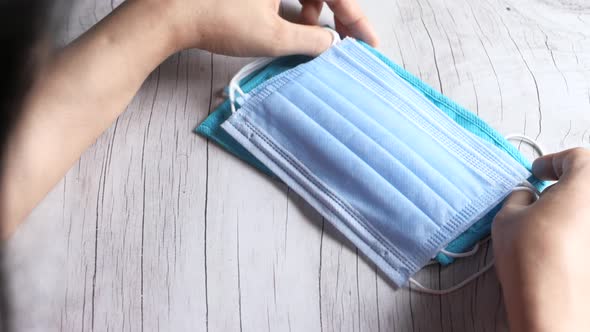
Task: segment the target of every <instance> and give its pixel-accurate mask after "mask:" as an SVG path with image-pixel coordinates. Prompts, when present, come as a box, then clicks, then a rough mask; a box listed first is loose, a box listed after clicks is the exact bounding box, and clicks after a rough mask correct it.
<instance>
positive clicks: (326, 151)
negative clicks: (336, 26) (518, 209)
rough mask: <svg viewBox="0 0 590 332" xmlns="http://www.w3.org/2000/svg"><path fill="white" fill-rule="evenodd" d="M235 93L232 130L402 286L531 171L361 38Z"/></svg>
mask: <svg viewBox="0 0 590 332" xmlns="http://www.w3.org/2000/svg"><path fill="white" fill-rule="evenodd" d="M235 91H238V93H239V94H240V95H241V97H239V98H233V96H232V99H233V100H237V101H238V102H239V104H240V106H241V107H240V108H239V109H238V110H237V111H236V112H234V113H233V115H232V116H231V117H230V118H229V119H228V120H227V121H225V122H224V123H223V124H222V127H223V129H224V130H225V131H226V132H227V133H228V134H229V135H231V136H232V137H233V138H234V139H235V140H237V141H238V142H239V143H240V144H241V145H242V146H243V147H244V148H245V149H246V150H248V151H249V152H250V153H252V155H254V156H255V157H256V158H257V159H258V160H259V161H260V162H262V163H263V164H264V165H265V166H266V167H267V168H268V169H269V170H270V171H272V172H273V173H274V174H275V175H277V176H278V177H279V178H281V180H283V181H284V182H285V183H286V184H287V185H289V186H290V187H291V188H292V189H293V190H295V191H296V192H297V193H298V194H299V195H301V196H302V197H303V198H304V199H305V200H306V201H307V202H308V203H310V204H311V205H312V206H314V207H315V208H316V209H317V210H318V211H319V212H320V213H321V214H322V215H323V216H324V217H325V218H326V220H328V221H329V222H331V223H332V224H333V225H334V226H335V228H337V229H338V230H339V231H340V232H342V233H343V234H344V235H345V236H346V237H347V238H348V239H350V240H351V241H352V242H353V243H354V244H355V245H356V246H357V247H358V248H359V249H360V250H361V251H362V252H363V253H364V254H365V255H366V256H367V257H369V258H370V259H371V260H372V261H373V262H374V263H375V264H376V265H377V266H378V267H379V268H380V269H381V270H382V271H383V272H384V273H385V274H386V275H387V276H389V277H390V278H391V280H392V281H393V282H394V283H395V284H397V285H398V286H401V285H404V284H406V283H407V281H408V279H409V278H410V276H412V275H413V274H414V273H415V272H417V271H418V270H419V269H420V268H422V267H423V266H424V265H425V264H426V263H427V262H428V261H429V260H430V259H431V258H432V257H433V256H435V255H436V254H437V252H439V251H440V250H441V249H442V248H443V247H444V246H445V245H447V244H448V243H449V242H450V241H451V240H453V239H454V238H456V237H457V236H458V235H459V234H460V233H462V232H463V231H465V230H466V229H467V228H469V226H471V225H472V224H473V223H474V222H476V221H477V220H479V219H480V218H481V217H482V216H484V215H485V214H486V213H487V212H489V211H490V210H491V209H493V208H494V207H496V206H497V205H498V204H499V203H500V202H501V201H502V200H503V199H504V198H505V197H506V196H507V195H508V194H509V193H510V192H511V191H512V190H513V189H514V188H515V187H517V186H518V185H519V184H520V183H523V182H525V181H526V179H527V178H528V177H529V176H530V175H531V174H530V173H529V171H528V170H527V169H526V168H524V167H523V166H522V165H521V164H519V163H518V162H517V161H515V160H514V159H513V158H512V157H510V156H509V155H508V154H507V153H505V152H504V151H502V150H500V149H498V148H497V147H495V146H493V145H492V144H490V143H488V142H486V141H484V140H482V139H480V138H479V137H477V136H475V135H473V134H471V133H470V132H468V131H467V130H465V129H464V128H462V127H461V126H459V125H458V124H457V123H456V122H454V121H453V120H451V119H450V118H449V117H448V116H447V115H446V114H445V113H444V112H442V111H441V110H440V109H438V108H437V107H436V106H435V105H434V104H432V102H430V101H429V100H428V99H426V98H425V97H424V96H423V95H422V94H420V93H418V92H417V91H416V90H414V89H412V88H411V86H409V85H408V83H407V82H406V81H404V80H403V79H401V78H400V77H399V76H398V75H397V74H395V72H394V71H392V70H391V68H390V67H388V66H386V65H385V64H384V63H383V62H382V61H380V60H379V59H377V58H376V57H375V56H374V55H373V54H371V53H370V52H368V51H367V50H366V48H364V47H362V46H361V45H360V44H359V43H358V42H357V41H355V40H353V39H349V38H347V39H345V40H344V41H342V42H340V43H339V44H337V45H335V46H333V47H332V48H330V49H329V50H328V51H326V52H324V53H323V54H322V55H321V56H319V57H317V58H315V59H313V60H311V61H309V62H307V63H304V64H302V65H299V66H297V67H295V68H293V69H290V70H288V71H285V72H283V73H282V74H280V75H277V76H275V77H273V78H271V79H269V80H268V81H266V82H264V83H262V84H260V85H259V86H258V87H256V88H255V89H254V90H252V91H251V92H249V93H247V94H245V93H240V92H239V91H240V90H239V88H236V87H234V88H232V87H231V86H230V95H231V94H232V93H234V92H235Z"/></svg>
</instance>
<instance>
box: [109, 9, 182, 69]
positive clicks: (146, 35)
mask: <svg viewBox="0 0 590 332" xmlns="http://www.w3.org/2000/svg"><path fill="white" fill-rule="evenodd" d="M170 2H171V1H157V0H127V1H126V2H125V3H123V4H122V5H121V7H123V6H126V7H127V8H117V11H118V10H119V9H120V10H121V11H122V13H120V14H121V15H123V16H125V19H126V20H132V21H134V22H135V24H134V26H135V27H136V29H134V30H133V31H129V33H130V34H135V36H134V37H133V38H135V39H136V40H141V41H142V44H143V45H145V47H146V48H149V51H148V52H149V53H150V54H152V55H153V56H155V57H156V58H158V61H159V62H158V64H159V63H160V62H162V61H164V60H165V59H166V58H168V57H169V56H170V55H172V54H174V53H176V52H178V51H180V50H182V49H183V48H182V47H181V46H180V43H179V40H178V38H177V33H176V32H177V31H176V28H175V18H174V17H173V14H172V8H171V5H169V3H170ZM138 51H142V50H138Z"/></svg>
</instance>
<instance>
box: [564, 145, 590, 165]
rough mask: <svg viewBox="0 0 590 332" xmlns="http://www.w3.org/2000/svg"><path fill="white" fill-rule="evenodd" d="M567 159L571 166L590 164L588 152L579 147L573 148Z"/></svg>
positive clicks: (589, 152)
mask: <svg viewBox="0 0 590 332" xmlns="http://www.w3.org/2000/svg"><path fill="white" fill-rule="evenodd" d="M568 157H569V159H570V160H571V162H572V163H573V164H576V165H581V164H586V163H588V162H590V150H588V149H585V148H580V147H578V148H573V149H571V150H570V151H569V153H568Z"/></svg>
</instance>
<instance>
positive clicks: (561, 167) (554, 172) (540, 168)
mask: <svg viewBox="0 0 590 332" xmlns="http://www.w3.org/2000/svg"><path fill="white" fill-rule="evenodd" d="M588 162H590V152H589V151H588V150H586V149H582V148H575V149H569V150H565V151H561V152H558V153H553V154H548V155H545V156H543V157H541V158H538V159H537V160H535V162H533V174H534V175H535V176H536V177H537V178H539V179H542V180H554V181H555V180H559V179H560V178H561V177H562V176H563V175H564V174H566V173H567V172H569V171H570V170H571V169H573V168H575V167H577V166H579V165H581V164H587V163H588Z"/></svg>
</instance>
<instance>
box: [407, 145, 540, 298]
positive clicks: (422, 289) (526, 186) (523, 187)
mask: <svg viewBox="0 0 590 332" xmlns="http://www.w3.org/2000/svg"><path fill="white" fill-rule="evenodd" d="M506 139H507V140H514V139H516V140H520V141H521V142H525V143H527V144H529V145H530V146H531V147H532V148H533V149H534V150H535V151H536V152H537V153H539V154H540V155H541V156H543V155H544V154H545V153H544V149H543V148H542V147H541V145H540V144H539V143H537V142H536V141H535V140H534V139H532V138H530V137H528V136H525V135H520V134H511V135H508V136H506ZM517 191H526V192H529V193H531V194H533V197H534V200H535V201H537V200H538V199H539V197H540V196H541V193H540V192H539V190H538V189H537V188H535V186H533V185H532V184H530V183H529V182H527V181H524V182H522V183H520V184H519V185H518V186H516V187H514V188H513V189H512V192H517ZM488 240H489V237H488V238H487V239H485V240H483V241H480V242H478V243H477V244H475V246H473V248H472V249H471V250H469V251H467V252H463V253H454V252H450V251H447V250H444V249H442V250H441V252H442V253H443V254H445V255H447V256H449V257H453V258H463V257H468V256H471V255H474V254H475V253H476V252H477V251H478V250H479V247H480V243H483V242H485V241H488ZM494 263H495V260H494V259H492V260H491V261H490V262H489V263H488V264H486V265H485V266H484V267H483V268H481V270H479V271H477V272H476V273H474V274H473V275H471V276H469V277H468V278H466V279H465V280H463V281H461V282H460V283H458V284H456V285H455V286H452V287H450V288H447V289H432V288H428V287H426V286H424V285H422V284H421V283H419V282H418V281H416V280H415V279H414V278H410V285H412V286H414V288H413V289H414V290H415V291H417V292H419V293H424V294H429V295H439V296H440V295H446V294H450V293H452V292H455V291H457V290H459V289H461V288H463V287H465V286H466V285H468V284H469V283H470V282H472V281H473V280H475V279H477V278H479V277H480V276H481V275H483V274H484V273H486V272H487V271H488V270H490V269H491V268H492V267H493V266H494ZM431 264H432V263H429V264H427V265H431Z"/></svg>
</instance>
